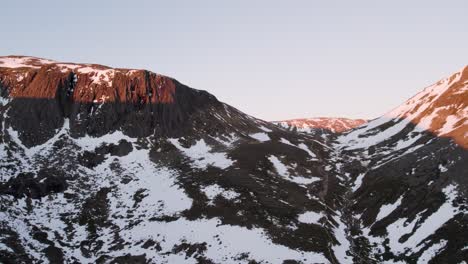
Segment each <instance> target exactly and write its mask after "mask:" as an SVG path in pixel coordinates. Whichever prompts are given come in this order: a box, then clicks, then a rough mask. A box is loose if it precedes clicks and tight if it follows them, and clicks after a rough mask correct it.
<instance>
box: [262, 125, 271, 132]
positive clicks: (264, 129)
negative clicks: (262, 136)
mask: <svg viewBox="0 0 468 264" xmlns="http://www.w3.org/2000/svg"><path fill="white" fill-rule="evenodd" d="M258 128H260V129H261V130H263V131H265V132H271V131H273V130H271V129H269V128H267V127H264V126H259V127H258Z"/></svg>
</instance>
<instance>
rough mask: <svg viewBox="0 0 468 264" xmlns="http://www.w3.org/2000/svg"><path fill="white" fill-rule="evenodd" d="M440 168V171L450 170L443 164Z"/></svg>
mask: <svg viewBox="0 0 468 264" xmlns="http://www.w3.org/2000/svg"><path fill="white" fill-rule="evenodd" d="M439 170H440V172H446V171H448V169H447V168H446V167H444V166H443V165H442V164H439Z"/></svg>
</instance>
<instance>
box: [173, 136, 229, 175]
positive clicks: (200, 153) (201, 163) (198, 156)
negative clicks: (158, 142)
mask: <svg viewBox="0 0 468 264" xmlns="http://www.w3.org/2000/svg"><path fill="white" fill-rule="evenodd" d="M168 140H169V142H171V143H172V145H174V146H175V147H176V148H177V149H178V150H180V151H181V152H182V153H183V154H184V155H185V156H187V157H189V158H190V159H191V160H192V165H193V167H195V168H199V169H206V168H207V167H208V166H214V167H217V168H220V169H226V168H228V167H230V166H231V165H232V164H234V161H232V160H231V159H229V158H227V156H226V153H216V152H212V151H211V147H210V146H208V145H207V144H206V143H205V140H203V139H200V140H198V141H197V142H196V143H195V145H193V146H191V147H189V148H185V147H183V146H182V145H180V143H179V140H178V139H175V138H170V139H168Z"/></svg>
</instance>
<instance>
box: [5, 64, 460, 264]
mask: <svg viewBox="0 0 468 264" xmlns="http://www.w3.org/2000/svg"><path fill="white" fill-rule="evenodd" d="M467 80H468V69H467V68H465V69H464V70H462V71H460V72H458V73H456V74H454V75H453V76H451V77H449V78H447V79H444V80H442V81H440V82H438V83H437V84H435V85H434V86H431V87H428V88H426V89H425V90H424V91H423V92H421V93H420V94H418V95H417V96H415V97H413V98H412V99H410V100H409V101H408V102H407V103H405V104H404V105H402V106H401V107H399V108H396V109H395V110H393V111H391V112H390V113H388V114H386V115H384V116H382V117H381V118H378V119H376V120H372V121H370V122H369V123H367V124H366V125H363V126H361V127H359V128H357V129H354V130H351V131H350V132H346V133H344V134H335V133H333V132H331V131H323V133H320V132H316V133H310V134H307V133H296V131H291V130H290V129H285V128H283V127H281V126H277V125H275V124H272V123H269V122H265V121H262V120H259V119H256V118H254V117H251V116H249V115H246V114H244V113H242V112H240V111H238V110H237V109H235V108H233V107H231V106H229V105H227V104H225V103H222V102H220V101H218V100H217V99H216V97H214V96H213V95H211V94H209V93H207V92H205V91H200V90H195V89H192V88H189V87H187V86H185V85H183V84H181V83H179V82H177V81H176V80H174V79H172V78H169V77H166V76H162V75H159V74H156V73H152V72H149V71H146V70H129V69H114V68H109V67H105V66H101V65H94V64H74V63H60V62H55V61H51V60H46V59H39V58H34V57H21V56H9V57H0V124H1V125H0V209H1V210H0V262H2V263H463V261H464V260H466V259H468V247H467V246H468V239H467V238H468V221H467V215H466V213H467V197H468V196H467V194H466V190H467V188H466V186H467V178H466V174H467V173H466V172H468V162H467V161H468V157H467V152H466V148H467V144H466V143H467V131H468V129H467V121H466V117H467V116H468V113H467V109H468V108H467V106H466V104H467V102H468V98H467V96H468V89H467V87H468V84H467ZM335 131H337V130H335Z"/></svg>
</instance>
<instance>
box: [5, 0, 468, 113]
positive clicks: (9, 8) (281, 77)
mask: <svg viewBox="0 0 468 264" xmlns="http://www.w3.org/2000/svg"><path fill="white" fill-rule="evenodd" d="M0 12H1V15H0V24H1V26H0V36H1V39H0V54H1V55H12V54H16V55H32V56H38V57H46V58H50V59H55V60H61V61H73V62H93V63H100V64H105V65H109V66H114V67H126V68H146V69H149V70H152V71H155V72H159V73H163V74H166V75H169V76H171V77H174V78H176V79H178V80H179V81H181V82H183V83H185V84H187V85H189V86H191V87H194V88H197V89H203V90H207V91H209V92H211V93H213V94H214V95H216V96H217V97H218V98H219V99H220V100H222V101H224V102H227V103H229V104H231V105H233V106H235V107H237V108H239V109H240V110H242V111H244V112H247V113H249V114H251V115H254V116H256V117H259V118H263V119H266V120H279V119H286V118H300V117H314V116H344V117H362V118H373V117H377V116H379V115H380V114H383V113H384V112H386V111H388V110H390V109H391V108H393V107H395V106H397V105H398V104H400V103H402V102H403V101H404V100H406V99H407V98H408V97H410V96H412V95H413V94H415V93H417V92H418V91H419V90H421V89H422V88H424V87H425V86H427V85H429V84H431V83H433V82H435V81H436V80H438V79H439V78H441V77H443V76H445V75H447V74H450V73H452V72H454V71H457V70H458V69H460V68H461V67H462V66H464V65H466V64H468V15H467V14H468V1H462V0H459V1H450V0H449V1H400V0H398V1H312V0H310V1H273V0H268V1H255V0H250V1H246V0H237V1H215V0H213V1H206V0H200V1H193V0H192V1H188V0H187V1H167V2H162V1H129V0H127V1H117V0H114V1H97V0H94V1H84V0H81V1H44V0H42V1H20V0H18V1H4V2H2V7H1V10H0Z"/></svg>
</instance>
